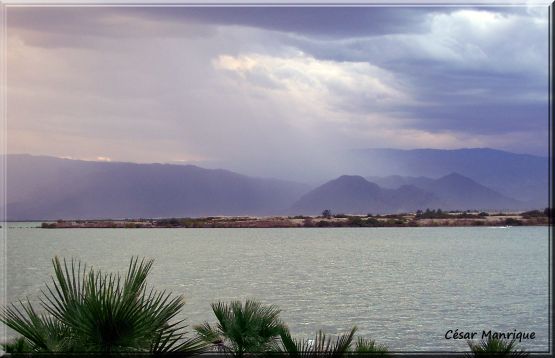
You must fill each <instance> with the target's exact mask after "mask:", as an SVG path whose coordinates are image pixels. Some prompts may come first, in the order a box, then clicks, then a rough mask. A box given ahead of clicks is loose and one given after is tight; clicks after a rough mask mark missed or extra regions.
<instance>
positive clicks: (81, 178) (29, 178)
mask: <svg viewBox="0 0 555 358" xmlns="http://www.w3.org/2000/svg"><path fill="white" fill-rule="evenodd" d="M484 151H485V152H486V153H489V152H490V151H491V150H481V149H475V150H460V151H439V153H438V151H437V150H431V151H426V150H419V151H416V152H412V151H396V150H373V151H371V152H372V153H373V154H372V158H373V159H374V162H375V163H376V162H378V160H377V155H375V154H376V153H382V154H383V153H385V154H387V155H389V160H388V161H387V166H389V167H390V169H388V170H391V168H397V169H398V170H399V171H403V170H404V172H407V171H413V172H417V173H422V174H423V175H424V176H419V177H416V176H400V175H394V176H388V177H384V176H379V177H378V176H374V177H368V179H370V181H368V180H366V179H364V178H363V177H362V176H358V175H343V176H341V177H339V178H337V179H335V180H332V181H329V182H326V183H325V184H323V185H321V186H319V187H318V188H316V189H314V190H312V191H310V189H312V188H311V187H310V186H309V185H307V184H302V183H296V182H291V181H285V180H276V179H271V178H256V177H249V176H245V175H241V174H238V173H235V172H231V171H227V170H222V169H203V168H200V167H197V166H193V165H170V164H136V163H119V162H94V161H82V160H70V159H61V158H54V157H46V156H31V155H8V157H7V158H8V160H7V180H8V183H7V184H8V190H7V198H6V199H7V212H8V219H9V220H32V219H38V220H42V219H60V218H63V219H71V218H75V219H79V218H89V219H94V218H126V217H134V218H137V217H174V216H181V217H183V216H211V215H285V214H292V213H295V214H318V213H321V212H322V210H324V209H333V210H334V211H335V212H344V213H363V214H366V213H368V212H373V213H386V212H400V211H415V210H418V209H425V208H441V209H444V210H457V209H462V210H466V209H483V210H486V209H495V210H503V209H510V210H520V209H523V210H524V209H534V208H542V207H544V206H545V205H544V204H543V201H542V200H540V199H538V200H536V201H534V200H532V199H531V200H528V201H522V200H515V199H514V198H513V196H512V195H506V194H504V193H506V192H508V191H509V190H507V189H504V190H503V192H500V191H498V190H496V189H494V188H493V187H489V186H488V185H484V184H483V182H481V181H478V180H475V179H473V178H471V177H469V176H468V175H463V174H461V173H460V172H459V171H458V170H455V171H453V172H449V173H447V174H446V175H442V176H440V177H439V178H436V179H434V178H432V176H433V175H434V174H437V173H440V172H443V171H444V169H443V166H446V167H449V166H453V164H452V163H451V162H450V161H448V160H447V159H445V157H446V156H447V158H449V157H452V158H455V159H456V160H455V162H457V161H458V162H459V163H461V169H463V170H466V171H470V172H473V173H474V174H475V176H482V177H484V178H486V179H487V178H490V181H492V182H497V185H498V186H500V185H501V184H502V183H510V185H512V187H513V188H529V189H530V192H532V193H536V195H537V196H538V197H539V194H540V192H541V191H542V190H543V189H544V188H543V187H542V186H541V185H539V183H541V182H542V181H543V182H546V179H545V178H543V177H542V176H541V171H540V169H541V167H542V163H543V159H542V158H541V157H532V158H528V157H531V156H524V158H525V159H526V158H528V159H529V160H523V159H522V158H521V157H520V156H519V155H516V154H512V153H506V152H500V151H493V152H494V153H495V154H496V156H493V157H494V158H498V157H501V158H504V159H498V160H497V163H505V164H506V166H504V167H499V165H495V163H494V162H492V160H493V159H492V157H491V156H490V158H489V159H487V160H480V159H479V158H478V157H477V155H478V153H481V152H484ZM407 153H409V154H407ZM414 153H416V154H419V153H420V154H419V155H416V154H414ZM430 153H432V154H431V155H428V154H430ZM461 153H462V154H461ZM465 153H471V154H469V155H468V156H467V157H468V158H469V159H468V160H469V161H472V160H474V161H475V162H476V163H477V165H476V166H477V167H481V168H482V170H478V169H475V168H473V165H472V163H471V162H468V163H466V162H465V161H463V160H462V159H461V158H462V157H464V155H466V154H465ZM387 155H386V156H385V158H387ZM395 157H399V158H400V159H399V160H400V161H401V162H405V163H407V161H408V159H407V158H410V157H413V159H414V162H410V163H409V164H406V165H407V168H408V169H403V168H404V167H403V166H401V165H399V164H398V163H396V162H394V160H395ZM433 157H438V158H440V159H438V162H437V163H435V162H434V161H433V160H432V159H431V158H433ZM419 158H424V159H419ZM457 158H458V159H457ZM511 158H513V159H511ZM515 158H516V159H515ZM517 159H519V160H517ZM380 160H382V161H386V160H385V159H384V158H382V159H380ZM419 160H421V161H422V163H423V164H422V165H423V166H424V167H428V168H430V173H427V172H425V171H424V170H423V169H421V168H419V167H418V166H417V165H416V164H415V163H416V162H418V161H419ZM488 160H489V161H490V163H491V166H492V167H493V168H495V169H497V170H498V175H497V177H498V178H497V179H495V180H494V178H495V177H496V176H495V175H493V173H492V172H491V170H490V169H488V168H486V167H487V166H486V164H487V163H488ZM509 164H510V165H509ZM518 165H521V167H522V169H521V170H520V171H517V166H518ZM509 167H510V168H509ZM377 169H379V167H378V166H373V167H372V170H373V171H374V172H376V171H377ZM367 170H368V166H365V165H362V166H361V168H360V169H359V170H358V172H360V173H362V172H365V171H367ZM353 171H355V169H353V170H352V171H351V172H353ZM382 173H387V171H385V170H384V171H383V172H382ZM382 173H380V174H382ZM515 173H516V174H515ZM545 174H546V173H545ZM503 175H505V177H504V178H501V176H503ZM512 175H514V177H513V176H512ZM545 176H547V175H545ZM512 178H514V180H512ZM533 178H536V181H534V180H533ZM322 179H325V178H322ZM534 190H536V191H534ZM545 190H547V188H545ZM523 191H524V189H523ZM514 193H515V194H520V195H519V196H520V197H527V198H530V196H526V195H525V193H523V192H521V191H519V190H516V189H515V190H514ZM546 197H547V194H546ZM544 200H546V199H544Z"/></svg>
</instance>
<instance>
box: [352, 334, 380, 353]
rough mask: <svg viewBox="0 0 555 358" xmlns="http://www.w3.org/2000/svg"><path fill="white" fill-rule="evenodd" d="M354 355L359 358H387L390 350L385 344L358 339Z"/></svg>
mask: <svg viewBox="0 0 555 358" xmlns="http://www.w3.org/2000/svg"><path fill="white" fill-rule="evenodd" d="M353 353H355V354H356V356H357V357H387V356H388V350H387V347H386V346H385V345H383V344H377V343H376V342H375V341H374V340H372V339H365V338H362V337H358V340H357V342H356V344H355V348H354V350H353Z"/></svg>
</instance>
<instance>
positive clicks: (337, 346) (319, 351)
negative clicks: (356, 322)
mask: <svg viewBox="0 0 555 358" xmlns="http://www.w3.org/2000/svg"><path fill="white" fill-rule="evenodd" d="M356 331H357V328H356V327H353V328H352V329H351V331H350V332H349V333H346V334H342V335H340V336H338V337H337V338H336V339H335V340H333V339H332V338H331V337H327V336H326V335H325V334H324V333H323V332H322V331H319V332H318V333H317V334H316V337H315V339H313V340H298V339H294V338H292V337H291V334H290V333H289V330H287V329H283V330H282V332H281V334H280V337H281V345H282V346H281V347H280V348H279V349H278V352H280V353H286V354H287V355H288V356H289V357H293V358H316V357H327V358H340V357H344V356H346V355H347V354H348V353H349V351H350V346H351V343H352V341H353V337H354V335H355V332H356Z"/></svg>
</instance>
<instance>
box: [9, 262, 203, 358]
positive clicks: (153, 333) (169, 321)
mask: <svg viewBox="0 0 555 358" xmlns="http://www.w3.org/2000/svg"><path fill="white" fill-rule="evenodd" d="M52 263H53V265H54V277H53V278H52V284H51V285H47V289H46V291H42V294H43V297H41V305H42V308H43V309H44V310H45V311H46V314H44V315H38V314H37V313H36V312H35V309H34V308H33V307H32V305H31V304H30V303H29V302H27V304H24V303H23V302H20V307H21V308H18V306H17V305H11V306H10V307H8V308H7V309H5V310H4V312H3V314H2V315H1V317H0V319H1V320H2V321H3V322H4V323H6V325H8V326H9V327H11V328H12V329H14V330H15V331H17V332H18V333H20V334H21V335H23V337H25V339H26V340H27V341H28V342H29V343H30V345H31V346H32V347H33V350H34V351H37V352H71V351H73V352H104V353H112V352H151V353H168V352H174V351H179V352H186V353H190V354H196V353H200V352H202V351H203V350H204V347H205V345H204V343H203V342H202V341H201V340H199V339H197V338H195V339H186V337H185V334H186V332H185V331H184V329H185V327H186V326H185V325H184V323H183V320H176V317H177V315H178V314H179V313H180V311H181V309H182V308H183V305H184V301H183V300H182V299H181V297H173V298H172V297H171V295H170V294H169V293H167V292H165V291H162V292H158V291H155V290H153V289H151V290H149V291H148V290H147V288H146V278H147V276H148V273H149V272H150V269H151V267H152V263H153V261H152V260H144V259H143V260H141V261H140V262H139V260H138V258H132V259H131V262H130V264H129V268H128V271H127V274H126V276H125V278H124V279H122V277H121V276H120V275H119V274H111V273H110V274H104V273H102V272H101V271H100V270H96V271H95V270H93V269H89V270H87V268H86V266H84V265H81V263H80V262H75V261H74V260H72V261H71V264H68V263H67V262H66V261H65V260H64V262H63V264H62V263H61V262H60V260H59V259H58V258H57V257H55V258H54V259H53V260H52Z"/></svg>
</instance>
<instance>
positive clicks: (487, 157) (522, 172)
mask: <svg viewBox="0 0 555 358" xmlns="http://www.w3.org/2000/svg"><path fill="white" fill-rule="evenodd" d="M351 158H352V163H353V164H352V165H353V170H354V168H356V172H357V173H361V174H362V175H364V176H365V177H368V176H374V177H375V176H379V177H386V176H390V175H399V176H412V177H420V176H423V177H427V178H439V177H442V176H445V175H448V174H450V173H453V172H456V173H459V174H461V175H464V176H465V177H467V178H469V179H472V180H474V181H476V182H478V183H480V184H481V185H484V186H486V187H488V188H491V189H493V190H495V191H497V192H499V193H501V194H503V195H505V196H508V197H511V198H515V199H517V200H520V201H523V202H525V203H527V204H528V206H531V207H546V206H547V205H548V171H549V158H548V157H542V156H536V155H529V154H516V153H511V152H506V151H502V150H496V149H490V148H465V149H453V150H444V149H412V150H401V149H383V148H377V149H375V148H374V149H360V150H355V151H352V152H351Z"/></svg>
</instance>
